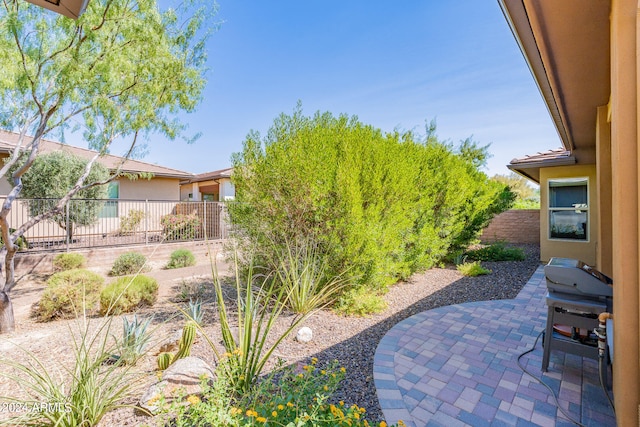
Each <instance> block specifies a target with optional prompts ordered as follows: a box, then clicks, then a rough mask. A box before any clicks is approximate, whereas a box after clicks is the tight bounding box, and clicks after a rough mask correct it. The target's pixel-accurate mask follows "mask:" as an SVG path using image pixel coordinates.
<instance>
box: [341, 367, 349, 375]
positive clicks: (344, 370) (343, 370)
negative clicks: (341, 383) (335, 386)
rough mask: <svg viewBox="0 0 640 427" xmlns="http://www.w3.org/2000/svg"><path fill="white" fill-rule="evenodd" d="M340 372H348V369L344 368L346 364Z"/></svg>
mask: <svg viewBox="0 0 640 427" xmlns="http://www.w3.org/2000/svg"><path fill="white" fill-rule="evenodd" d="M340 372H342V373H343V374H344V373H345V372H347V370H346V369H345V368H344V366H342V367H341V368H340Z"/></svg>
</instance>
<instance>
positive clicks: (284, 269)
mask: <svg viewBox="0 0 640 427" xmlns="http://www.w3.org/2000/svg"><path fill="white" fill-rule="evenodd" d="M282 252H283V253H282V254H281V257H280V259H279V267H278V269H277V271H276V280H277V281H278V282H279V284H280V285H281V286H283V287H284V291H285V293H286V294H287V305H288V307H289V308H290V309H291V310H293V311H294V312H295V313H300V314H305V313H308V312H309V311H311V310H314V309H317V308H324V307H326V306H328V305H330V304H332V303H333V302H335V300H336V298H337V296H338V294H339V293H340V291H341V290H342V289H344V288H345V287H346V286H347V285H349V278H348V277H346V276H345V275H340V276H337V277H329V276H328V271H327V270H328V269H327V264H326V262H325V261H324V260H323V259H322V254H321V252H320V251H319V249H318V247H317V244H315V243H313V242H305V243H302V244H300V245H294V244H291V243H288V242H287V244H285V247H284V249H283V251H282Z"/></svg>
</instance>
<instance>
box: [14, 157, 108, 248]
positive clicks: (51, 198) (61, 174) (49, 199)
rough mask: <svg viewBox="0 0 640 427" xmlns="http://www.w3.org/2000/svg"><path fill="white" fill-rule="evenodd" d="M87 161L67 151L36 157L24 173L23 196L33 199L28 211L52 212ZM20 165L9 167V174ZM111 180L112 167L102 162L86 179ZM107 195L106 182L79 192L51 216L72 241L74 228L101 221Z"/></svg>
mask: <svg viewBox="0 0 640 427" xmlns="http://www.w3.org/2000/svg"><path fill="white" fill-rule="evenodd" d="M87 163H88V160H85V159H83V158H80V157H78V156H75V155H73V154H71V153H69V152H66V151H53V152H51V153H45V154H41V155H40V156H38V157H36V159H35V161H34V162H33V164H32V165H31V167H30V168H29V170H27V171H26V172H25V174H24V175H22V192H21V193H20V195H21V196H22V197H25V198H29V199H34V200H31V201H30V202H29V214H30V215H31V216H38V215H42V214H45V213H47V212H49V211H52V210H53V209H54V208H55V206H56V204H57V203H58V200H60V199H61V198H62V197H64V196H65V195H66V194H67V192H68V191H69V189H70V188H72V187H73V185H74V184H75V183H76V182H77V181H78V178H80V176H82V174H83V172H84V171H85V168H86V167H87ZM21 166H22V163H21V162H17V163H16V164H14V166H13V167H12V168H11V169H9V174H13V173H14V172H15V171H16V170H18V169H19V168H20V167H21ZM108 179H109V170H108V169H107V168H106V167H105V166H103V165H102V164H101V163H94V165H93V167H92V168H91V171H90V172H89V175H87V177H86V179H85V182H86V183H94V182H104V181H107V180H108ZM106 197H107V186H106V185H95V186H89V187H88V188H84V189H82V190H80V191H78V192H77V193H76V194H75V195H74V197H73V199H72V201H70V202H69V203H68V204H67V206H65V209H64V210H63V211H62V212H60V213H57V214H54V215H53V216H52V217H51V218H50V219H51V220H53V221H55V222H56V223H57V224H58V225H59V226H60V227H61V228H62V229H64V230H65V231H66V232H67V233H66V234H67V238H68V239H69V241H71V239H72V238H73V230H74V228H75V227H77V226H81V225H91V224H94V223H95V222H96V221H97V220H98V215H99V214H100V211H101V210H102V208H103V206H104V201H103V200H101V199H105V198H106ZM74 199H76V200H75V201H74ZM77 199H81V200H77Z"/></svg>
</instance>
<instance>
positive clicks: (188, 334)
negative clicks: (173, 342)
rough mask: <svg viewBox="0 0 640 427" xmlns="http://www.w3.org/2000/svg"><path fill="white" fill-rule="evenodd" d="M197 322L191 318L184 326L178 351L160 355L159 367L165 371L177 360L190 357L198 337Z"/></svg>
mask: <svg viewBox="0 0 640 427" xmlns="http://www.w3.org/2000/svg"><path fill="white" fill-rule="evenodd" d="M197 326H198V325H197V323H196V322H194V321H192V320H189V321H187V323H186V324H185V325H184V328H182V336H181V337H180V342H179V343H178V351H177V352H176V353H175V354H174V353H169V352H163V353H160V354H159V355H158V360H157V361H158V369H160V370H161V371H164V370H165V369H167V368H168V367H169V366H170V365H171V364H173V363H174V362H175V361H176V360H180V359H182V358H185V357H188V356H189V355H190V354H191V347H192V346H193V343H194V341H195V339H196V333H197V332H198V330H197Z"/></svg>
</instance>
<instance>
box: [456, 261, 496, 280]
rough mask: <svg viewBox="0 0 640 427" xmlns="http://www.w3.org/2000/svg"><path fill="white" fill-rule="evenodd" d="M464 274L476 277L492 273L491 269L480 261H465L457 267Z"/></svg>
mask: <svg viewBox="0 0 640 427" xmlns="http://www.w3.org/2000/svg"><path fill="white" fill-rule="evenodd" d="M456 268H457V269H458V271H459V272H460V273H462V274H463V275H464V276H469V277H475V276H481V275H483V274H491V270H489V269H486V268H484V267H483V266H482V265H480V261H473V262H465V263H464V264H460V265H458V266H457V267H456Z"/></svg>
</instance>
